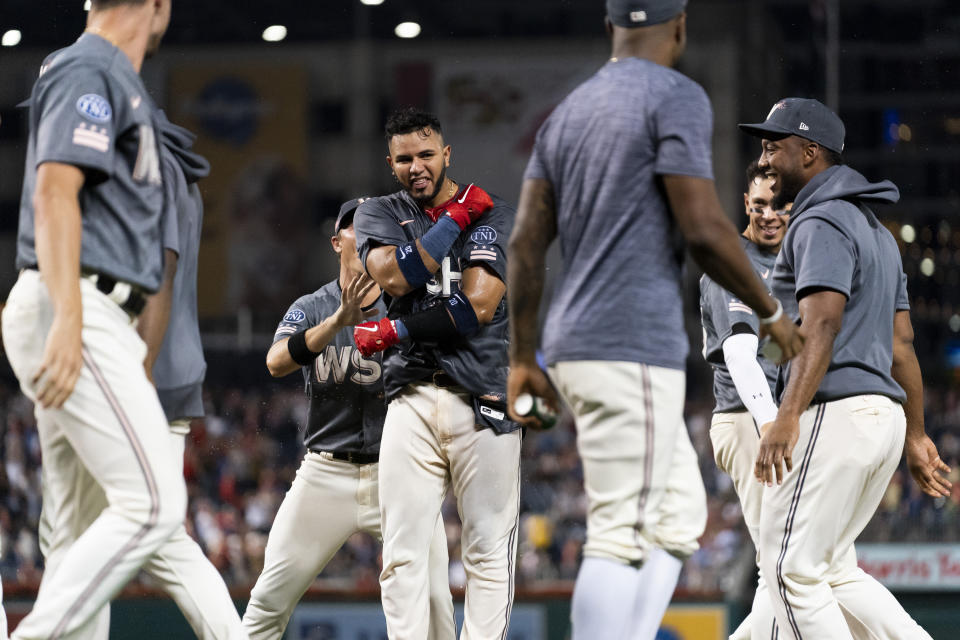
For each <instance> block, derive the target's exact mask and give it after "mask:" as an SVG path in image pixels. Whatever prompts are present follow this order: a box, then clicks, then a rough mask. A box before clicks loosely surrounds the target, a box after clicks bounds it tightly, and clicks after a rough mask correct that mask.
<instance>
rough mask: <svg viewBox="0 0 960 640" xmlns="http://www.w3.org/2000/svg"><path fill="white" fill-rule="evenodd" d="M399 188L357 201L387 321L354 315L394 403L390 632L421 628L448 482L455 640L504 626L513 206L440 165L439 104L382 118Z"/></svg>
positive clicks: (384, 467) (512, 551)
mask: <svg viewBox="0 0 960 640" xmlns="http://www.w3.org/2000/svg"><path fill="white" fill-rule="evenodd" d="M386 138H387V145H388V149H389V152H390V155H389V156H388V157H387V161H388V163H389V165H390V167H391V169H392V170H393V173H394V175H395V176H396V179H397V181H398V182H399V183H400V185H401V187H403V188H402V190H401V191H398V192H397V193H394V194H392V195H389V196H383V197H380V198H372V199H370V200H368V201H366V202H364V203H363V205H361V206H360V208H359V209H358V211H357V218H356V229H357V246H358V247H359V250H360V256H361V258H362V259H363V261H364V265H365V267H366V269H367V272H368V273H369V274H370V275H371V276H372V277H373V279H374V280H376V281H377V283H378V284H380V286H381V287H382V288H383V290H384V291H385V292H386V293H387V294H388V295H389V296H390V303H389V306H388V309H389V312H388V314H389V319H388V318H384V319H383V320H381V321H380V322H369V323H364V324H361V325H358V326H357V329H356V331H355V332H354V339H355V340H356V343H357V346H358V347H359V348H360V349H361V351H362V352H364V353H371V352H374V351H380V350H384V349H386V353H385V354H384V358H383V361H384V378H385V380H384V384H385V389H386V393H387V399H388V401H389V404H388V406H387V419H386V423H385V424H384V428H383V446H382V448H381V452H382V453H381V457H380V479H381V482H380V512H381V514H382V516H383V573H382V574H381V575H380V585H381V587H382V590H383V596H382V597H383V609H384V613H385V614H386V616H387V631H388V634H389V636H390V638H392V639H393V640H406V639H414V640H422V639H423V638H424V637H426V624H427V619H426V613H427V610H428V604H427V596H426V579H427V563H426V556H427V548H428V546H429V544H430V537H431V534H432V530H433V526H434V522H435V521H436V519H437V515H438V514H439V512H440V506H441V503H442V502H443V499H444V496H445V494H446V492H447V489H448V487H450V486H451V485H452V487H453V493H454V495H455V496H456V499H457V509H458V511H459V513H460V519H461V520H462V522H463V533H462V536H461V538H462V539H461V548H462V550H463V557H462V560H463V566H464V569H465V571H466V574H467V585H466V599H465V604H464V622H463V631H462V633H461V636H460V637H461V638H462V639H470V640H480V639H483V640H489V639H491V638H505V637H506V634H507V628H508V626H509V623H510V611H511V608H512V605H513V589H514V582H513V581H514V566H515V562H516V552H517V547H516V544H517V525H518V512H519V501H520V430H519V427H518V425H517V424H516V423H515V422H513V421H511V420H510V419H509V418H508V417H507V415H506V405H505V395H506V389H505V386H506V378H507V309H506V300H505V299H504V289H505V285H504V279H505V277H506V260H505V247H504V244H505V240H506V238H507V234H508V233H509V232H510V226H511V224H512V223H513V216H514V210H513V208H511V207H510V206H509V205H507V204H506V203H505V202H504V201H503V200H500V199H499V198H496V199H494V198H491V197H490V196H489V195H487V193H486V192H484V191H483V190H482V189H481V188H480V187H478V186H477V185H474V184H469V185H462V184H458V183H456V182H454V181H453V180H452V179H451V178H450V177H449V176H447V173H446V172H447V167H448V166H449V164H450V146H449V145H447V144H445V142H444V139H443V132H442V131H441V129H440V122H439V121H438V120H437V119H436V117H435V116H433V115H431V114H428V113H425V112H422V111H419V110H416V109H406V110H402V111H399V112H396V113H394V114H393V115H392V116H391V117H390V118H389V120H388V121H387V124H386Z"/></svg>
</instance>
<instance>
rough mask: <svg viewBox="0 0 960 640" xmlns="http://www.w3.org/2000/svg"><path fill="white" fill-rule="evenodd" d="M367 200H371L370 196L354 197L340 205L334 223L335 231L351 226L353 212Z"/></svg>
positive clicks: (338, 231)
mask: <svg viewBox="0 0 960 640" xmlns="http://www.w3.org/2000/svg"><path fill="white" fill-rule="evenodd" d="M367 200H369V198H354V199H353V200H347V201H346V202H344V203H343V204H342V205H340V213H338V214H337V221H336V222H334V223H333V232H334V233H340V230H341V229H343V228H344V227H349V226H350V223H351V222H353V212H354V211H356V210H357V207H359V206H360V205H361V204H363V203H364V202H366V201H367Z"/></svg>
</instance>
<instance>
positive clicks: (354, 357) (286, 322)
mask: <svg viewBox="0 0 960 640" xmlns="http://www.w3.org/2000/svg"><path fill="white" fill-rule="evenodd" d="M339 306H340V283H339V282H338V281H337V280H334V281H333V282H329V283H327V284H326V285H324V286H323V287H322V288H320V289H318V290H317V291H314V292H313V293H311V294H308V295H305V296H303V297H301V298H299V299H298V300H297V301H296V302H294V303H293V305H292V306H291V307H290V308H289V309H288V310H287V313H286V314H285V315H284V316H283V320H282V321H281V322H280V325H279V326H278V327H277V331H276V333H275V334H274V336H273V341H274V343H276V342H277V341H279V340H282V339H284V338H289V337H290V336H291V335H293V334H294V333H299V332H301V331H306V330H307V329H309V328H311V327H315V326H316V325H318V324H320V323H321V322H322V321H323V320H324V319H325V318H329V317H330V316H332V315H333V314H334V313H336V311H337V308H338V307H339ZM376 308H377V310H378V311H380V313H381V314H385V313H386V310H387V308H386V305H385V304H384V302H383V299H382V298H381V299H379V300H377V303H376ZM302 370H303V379H304V382H305V384H306V391H307V394H308V395H309V396H310V415H309V417H308V418H307V425H306V429H305V433H304V438H303V439H304V443H305V444H306V445H307V448H308V449H310V450H311V451H337V452H342V453H365V454H376V453H379V452H380V436H381V435H382V434H383V420H384V418H385V417H386V414H387V405H386V401H385V400H384V397H383V376H382V375H381V373H382V363H381V354H379V353H378V354H375V355H374V356H373V357H371V358H364V357H363V356H362V355H360V352H359V351H358V350H357V348H356V346H355V345H354V343H353V327H344V328H343V329H341V330H340V331H338V332H337V335H336V336H334V338H333V340H331V341H330V342H329V344H327V346H325V347H324V348H323V350H322V351H321V352H320V355H319V356H317V359H316V360H314V361H313V363H312V364H311V365H309V366H306V367H303V368H302Z"/></svg>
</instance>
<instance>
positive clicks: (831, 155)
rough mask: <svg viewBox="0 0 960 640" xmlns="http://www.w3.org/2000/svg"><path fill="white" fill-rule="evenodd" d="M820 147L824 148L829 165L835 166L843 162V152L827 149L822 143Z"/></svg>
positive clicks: (825, 158)
mask: <svg viewBox="0 0 960 640" xmlns="http://www.w3.org/2000/svg"><path fill="white" fill-rule="evenodd" d="M820 148H821V149H823V158H824V160H826V161H827V166H830V167H833V166H836V165H840V164H843V154H841V153H840V152H839V151H833V150H832V149H827V148H826V147H824V146H823V145H820Z"/></svg>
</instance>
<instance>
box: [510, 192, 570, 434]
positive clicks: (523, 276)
mask: <svg viewBox="0 0 960 640" xmlns="http://www.w3.org/2000/svg"><path fill="white" fill-rule="evenodd" d="M556 235H557V213H556V203H555V199H554V192H553V185H552V184H551V183H550V181H549V180H544V179H542V178H533V179H527V180H525V181H524V183H523V190H522V191H521V193H520V207H519V209H518V210H517V219H516V222H515V224H514V227H513V233H512V234H511V235H510V244H509V248H508V258H507V301H508V307H509V309H510V375H509V377H508V378H507V407H508V410H509V412H510V417H511V418H513V419H514V420H516V421H517V422H519V423H521V424H524V425H527V426H533V427H538V426H540V424H539V422H540V421H539V420H538V419H537V418H535V417H524V416H518V415H515V414H514V412H513V402H514V400H516V398H517V396H519V395H520V394H523V393H530V394H532V395H534V396H538V397H540V398H543V399H544V400H545V401H546V402H547V405H548V406H550V407H551V408H552V409H553V410H554V411H556V410H557V409H558V402H557V397H556V393H555V392H554V390H553V387H551V386H550V382H549V380H548V379H547V376H546V374H544V372H543V371H542V370H541V369H540V367H539V365H538V364H537V358H536V352H537V341H538V338H539V336H538V335H537V334H538V331H537V313H538V311H539V309H540V298H541V296H542V295H543V280H544V271H545V266H546V254H547V248H548V247H549V246H550V242H551V241H552V240H553V239H554V238H555V237H556Z"/></svg>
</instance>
